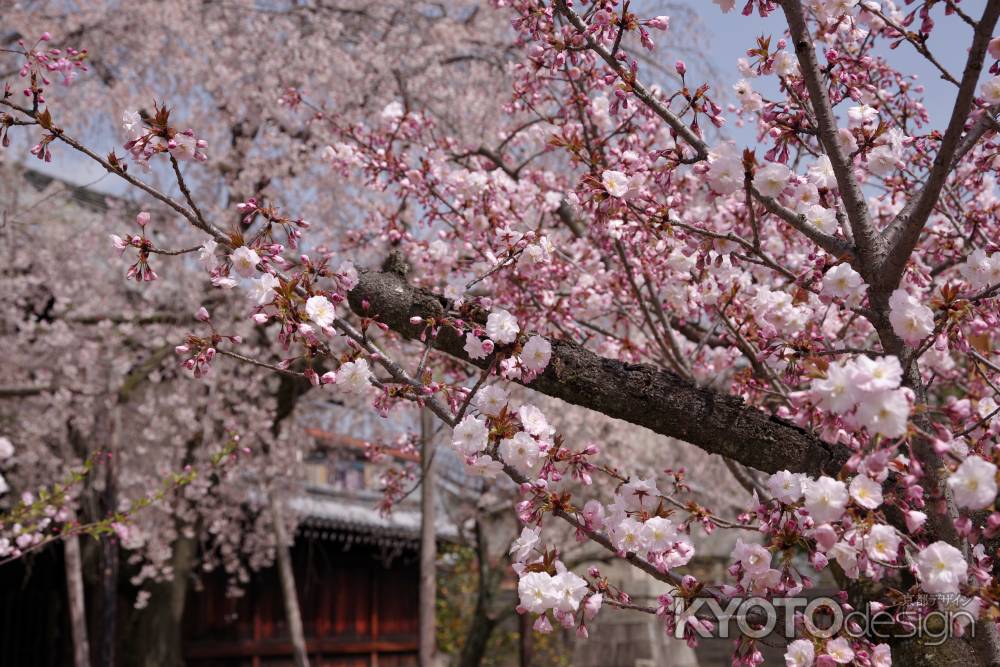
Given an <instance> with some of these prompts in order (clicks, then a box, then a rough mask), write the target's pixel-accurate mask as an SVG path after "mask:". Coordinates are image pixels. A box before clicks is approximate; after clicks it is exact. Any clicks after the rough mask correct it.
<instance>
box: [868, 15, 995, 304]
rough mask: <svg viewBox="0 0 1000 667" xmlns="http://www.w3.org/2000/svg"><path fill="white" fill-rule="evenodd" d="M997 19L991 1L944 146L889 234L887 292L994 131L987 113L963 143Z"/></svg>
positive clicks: (974, 41) (884, 277)
mask: <svg viewBox="0 0 1000 667" xmlns="http://www.w3.org/2000/svg"><path fill="white" fill-rule="evenodd" d="M998 18H1000V0H989V2H988V3H987V5H986V9H985V10H984V11H983V17H982V18H981V19H980V20H979V23H978V24H977V25H976V32H975V35H974V36H973V38H972V47H971V48H970V49H969V55H968V58H967V59H966V61H965V71H964V72H963V74H962V82H961V84H960V85H959V88H958V96H957V97H956V98H955V106H954V107H953V108H952V111H951V120H949V121H948V129H946V130H945V133H944V137H943V138H942V139H941V146H940V147H939V148H938V152H937V155H936V156H935V157H934V164H933V165H932V166H931V170H930V173H928V174H927V178H926V180H925V181H924V184H923V187H922V188H920V191H919V194H917V195H916V196H915V197H914V198H913V199H911V200H910V202H909V203H908V204H907V205H906V206H905V207H904V208H903V210H902V211H900V212H899V215H897V216H896V219H895V220H893V221H892V224H891V225H890V227H889V229H888V230H887V234H888V238H889V250H888V254H887V256H886V259H885V267H884V270H883V271H882V272H881V273H882V280H883V281H884V282H885V284H886V286H887V288H891V287H894V286H895V285H896V284H898V282H899V279H900V277H901V276H902V275H903V269H904V268H906V263H907V261H908V260H909V258H910V253H912V252H913V249H914V248H915V247H916V246H917V241H918V240H919V239H920V233H921V232H922V231H923V229H924V226H925V225H926V224H927V220H928V218H929V217H930V214H931V211H933V210H934V206H935V205H936V204H937V201H938V198H939V197H940V195H941V189H942V188H944V185H945V182H946V181H947V180H948V175H949V174H950V173H951V172H952V170H953V169H954V168H955V166H956V165H957V162H958V161H959V160H960V159H961V158H962V156H963V155H964V154H965V153H967V152H968V151H969V150H970V149H971V148H972V146H973V145H974V144H975V142H976V141H978V140H979V139H980V138H981V137H982V135H983V134H984V133H985V132H986V131H987V130H988V129H990V128H991V127H992V124H993V115H992V112H991V111H990V110H984V112H983V114H982V116H981V117H980V118H979V120H978V121H977V122H976V123H975V125H973V127H972V129H971V130H970V131H969V132H968V133H967V134H966V138H965V141H962V135H963V133H965V125H966V122H967V121H968V118H969V114H970V113H971V112H972V107H973V104H974V102H975V94H976V84H977V83H978V82H979V75H980V73H981V72H982V69H983V61H984V60H985V58H986V49H987V47H988V46H989V43H990V38H991V37H992V36H993V29H994V28H995V27H996V24H997V19H998Z"/></svg>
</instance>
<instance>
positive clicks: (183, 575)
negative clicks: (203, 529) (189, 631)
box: [122, 537, 197, 667]
mask: <svg viewBox="0 0 1000 667" xmlns="http://www.w3.org/2000/svg"><path fill="white" fill-rule="evenodd" d="M196 550H197V543H196V541H195V540H194V539H193V538H187V537H178V538H177V540H176V541H175V542H174V544H173V556H172V558H171V567H172V568H173V572H174V576H173V578H171V579H170V581H164V582H162V583H147V584H146V585H145V586H143V588H144V589H146V590H148V591H149V592H150V594H151V595H150V598H149V604H148V606H147V607H146V608H145V609H140V610H136V612H135V613H134V615H133V617H132V622H131V623H130V625H129V632H128V636H127V637H126V640H125V645H124V647H123V652H126V653H127V654H125V655H122V660H123V661H125V663H126V664H129V665H134V666H135V667H183V666H184V654H183V648H184V645H183V639H184V637H183V627H182V621H183V620H184V606H185V603H186V601H187V593H188V587H189V584H190V575H191V568H192V567H193V565H194V559H195V553H196Z"/></svg>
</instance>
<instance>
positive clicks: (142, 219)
mask: <svg viewBox="0 0 1000 667" xmlns="http://www.w3.org/2000/svg"><path fill="white" fill-rule="evenodd" d="M135 222H136V224H137V225H139V226H140V227H145V226H146V225H148V224H149V212H148V211H142V212H140V213H139V215H137V216H135Z"/></svg>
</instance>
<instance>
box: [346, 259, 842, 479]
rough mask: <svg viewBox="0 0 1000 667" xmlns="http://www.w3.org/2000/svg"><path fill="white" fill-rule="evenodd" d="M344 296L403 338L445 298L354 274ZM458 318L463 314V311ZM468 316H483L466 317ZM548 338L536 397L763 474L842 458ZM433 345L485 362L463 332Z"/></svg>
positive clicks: (834, 468)
mask: <svg viewBox="0 0 1000 667" xmlns="http://www.w3.org/2000/svg"><path fill="white" fill-rule="evenodd" d="M348 300H349V302H350V305H351V308H352V309H353V310H354V312H355V313H357V314H358V315H361V316H368V317H371V316H377V317H378V319H379V321H381V322H383V323H385V324H387V325H388V326H389V327H390V328H392V329H393V330H395V331H397V332H399V333H400V334H402V335H403V336H406V337H408V338H417V337H418V336H419V335H420V334H421V332H422V331H423V328H424V326H423V325H422V324H416V325H414V324H411V323H410V318H411V317H414V316H420V317H423V318H425V319H427V318H433V319H435V320H438V321H440V320H441V319H442V318H445V317H446V316H448V310H447V307H448V301H447V300H446V299H444V298H443V297H441V296H438V295H435V294H433V293H432V292H429V291H427V290H425V289H421V288H418V287H413V286H412V285H410V284H408V283H407V282H406V279H405V278H404V277H403V276H401V275H399V274H398V273H394V272H383V271H366V272H361V274H360V277H359V280H358V284H357V286H356V287H355V288H354V289H353V290H352V291H351V293H350V294H349V295H348ZM365 301H367V302H368V309H367V310H366V309H365V308H364V305H363V302H365ZM479 315H483V314H482V313H480V314H479ZM465 317H466V319H467V320H468V319H469V315H468V314H466V316H465ZM472 319H474V320H475V319H479V320H481V319H483V318H482V317H478V318H477V316H476V314H472ZM550 342H551V344H552V359H551V361H550V362H549V365H548V367H546V369H545V371H544V372H543V373H542V374H541V375H540V376H538V377H537V378H535V380H534V381H532V382H530V383H527V384H526V385H525V386H527V387H530V388H531V389H534V390H536V391H539V392H541V393H543V394H547V395H549V396H553V397H555V398H559V399H562V400H564V401H566V402H567V403H572V404H574V405H579V406H582V407H585V408H588V409H591V410H595V411H597V412H601V413H603V414H606V415H608V416H609V417H614V418H616V419H622V420H624V421H627V422H630V423H633V424H637V425H639V426H645V427H646V428H648V429H650V430H651V431H654V432H656V433H660V434H662V435H667V436H671V437H674V438H678V439H680V440H683V441H685V442H688V443H691V444H692V445H696V446H698V447H700V448H702V449H704V450H705V451H707V452H710V453H712V454H720V455H722V456H726V457H729V458H731V459H734V460H736V461H739V462H740V463H742V464H744V465H747V466H750V467H751V468H755V469H757V470H763V471H764V472H776V471H778V470H790V471H792V472H805V473H809V474H812V475H819V474H823V473H827V474H836V473H837V472H838V471H839V470H840V468H841V466H842V465H843V463H844V462H845V461H846V460H847V457H848V452H847V450H846V449H845V448H844V447H842V446H839V445H831V444H829V443H826V442H824V441H823V440H821V439H820V438H819V437H817V436H815V435H813V434H811V433H809V432H807V431H806V430H804V429H801V428H799V427H798V426H795V425H794V424H791V423H789V422H787V421H784V420H782V419H779V418H777V417H774V416H771V415H768V414H767V413H766V412H764V411H762V410H758V409H756V408H753V407H750V406H747V405H746V404H745V403H744V402H743V400H742V399H740V398H739V397H736V396H728V395H725V394H720V393H718V392H714V391H711V390H709V389H704V388H702V387H698V386H696V385H695V384H693V383H691V382H689V381H687V380H685V379H683V378H681V377H679V376H677V375H675V374H673V373H671V372H669V371H665V370H662V369H660V368H656V367H654V366H650V365H647V364H626V363H623V362H620V361H617V360H614V359H606V358H603V357H599V356H597V355H596V354H594V353H593V352H590V351H589V350H586V349H584V348H583V347H581V346H579V345H577V344H576V343H573V342H571V341H565V340H552V341H550ZM434 345H435V347H436V348H437V349H439V350H441V351H443V352H446V353H448V354H450V355H451V356H453V357H456V358H458V359H462V360H464V361H467V362H468V363H470V364H473V365H476V366H478V367H480V368H486V367H488V366H489V364H490V363H491V361H492V358H487V359H479V360H472V359H469V357H468V355H467V354H466V353H465V350H464V346H465V340H464V338H463V336H461V335H459V334H458V333H457V332H456V331H455V330H454V329H452V328H450V327H442V328H441V329H440V330H439V332H438V334H437V337H436V338H435V339H434Z"/></svg>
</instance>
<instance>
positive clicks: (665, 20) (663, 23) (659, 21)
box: [646, 16, 670, 30]
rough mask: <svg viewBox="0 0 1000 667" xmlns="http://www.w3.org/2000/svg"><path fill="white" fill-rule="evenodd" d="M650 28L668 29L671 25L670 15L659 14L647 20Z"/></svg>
mask: <svg viewBox="0 0 1000 667" xmlns="http://www.w3.org/2000/svg"><path fill="white" fill-rule="evenodd" d="M646 25H648V26H649V27H650V28H655V29H656V30H666V29H667V28H669V27H670V17H669V16H657V17H655V18H651V19H649V21H647V22H646Z"/></svg>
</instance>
